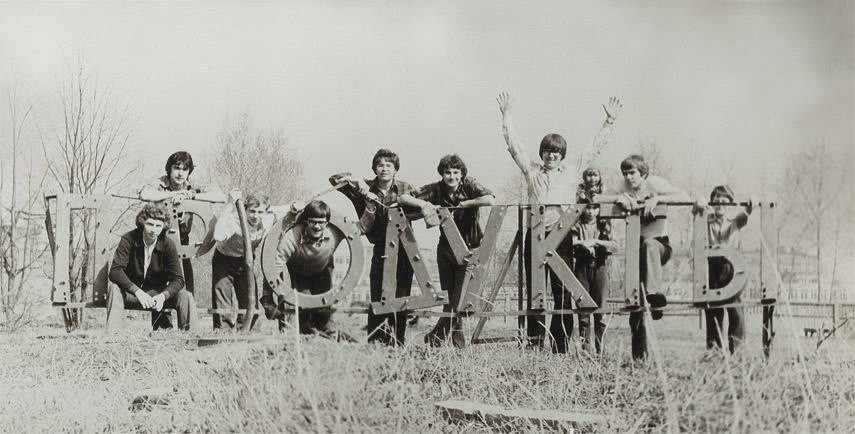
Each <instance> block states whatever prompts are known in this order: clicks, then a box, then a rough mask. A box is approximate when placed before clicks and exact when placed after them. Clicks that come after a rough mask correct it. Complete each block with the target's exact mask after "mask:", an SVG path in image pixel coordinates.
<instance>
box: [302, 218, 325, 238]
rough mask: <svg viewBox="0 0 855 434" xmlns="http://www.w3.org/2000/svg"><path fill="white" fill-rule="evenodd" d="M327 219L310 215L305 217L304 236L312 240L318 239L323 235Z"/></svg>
mask: <svg viewBox="0 0 855 434" xmlns="http://www.w3.org/2000/svg"><path fill="white" fill-rule="evenodd" d="M327 224H329V220H327V219H322V218H317V217H311V218H308V219H306V236H308V237H309V238H311V239H313V240H319V239H321V237H322V236H323V235H324V229H326V227H327Z"/></svg>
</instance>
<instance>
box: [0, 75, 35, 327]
mask: <svg viewBox="0 0 855 434" xmlns="http://www.w3.org/2000/svg"><path fill="white" fill-rule="evenodd" d="M6 97H7V103H8V109H9V123H10V128H9V132H10V137H9V138H8V144H9V147H8V149H7V150H8V151H9V154H10V155H9V156H8V157H7V158H5V159H4V160H5V161H4V163H5V164H4V165H5V166H7V167H5V168H4V167H0V193H2V198H3V199H4V200H2V216H0V220H2V230H0V250H2V256H0V264H1V265H2V274H0V325H2V327H4V328H7V329H16V328H18V327H20V326H22V325H25V324H26V323H28V322H29V321H30V320H31V319H32V315H31V313H32V310H33V308H34V307H35V306H37V302H38V300H37V297H36V296H35V294H33V293H32V292H31V291H28V289H30V276H31V274H32V272H33V271H34V270H35V269H37V268H39V266H40V265H41V262H42V259H43V256H44V254H45V252H46V251H47V243H44V242H42V243H39V242H38V237H39V235H40V234H41V222H40V217H41V216H39V215H36V214H35V213H34V211H33V210H34V207H35V204H36V202H37V201H38V199H39V193H40V191H41V186H42V183H43V181H44V176H43V175H42V176H33V175H34V173H33V172H34V171H33V159H32V152H31V151H30V152H29V155H28V156H29V159H28V161H22V159H23V158H22V157H23V156H24V154H25V149H27V150H30V149H31V147H29V146H26V145H25V144H24V140H25V139H24V134H25V130H27V129H28V124H29V121H30V115H31V114H32V110H33V106H32V104H30V103H29V102H28V101H25V100H24V99H23V97H22V96H21V86H20V84H19V83H17V82H14V83H13V84H12V85H10V86H9V87H7V89H6ZM21 163H24V164H27V165H28V167H24V168H23V169H24V170H22V167H21ZM9 166H10V167H9Z"/></svg>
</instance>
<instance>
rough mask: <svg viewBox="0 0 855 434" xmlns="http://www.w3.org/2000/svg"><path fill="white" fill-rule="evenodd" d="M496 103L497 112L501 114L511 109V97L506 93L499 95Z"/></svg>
mask: <svg viewBox="0 0 855 434" xmlns="http://www.w3.org/2000/svg"><path fill="white" fill-rule="evenodd" d="M496 102H498V103H499V111H500V112H502V114H505V112H507V111H508V110H510V109H511V103H512V101H511V95H510V94H509V93H507V92H502V93H500V94H499V96H498V97H497V98H496Z"/></svg>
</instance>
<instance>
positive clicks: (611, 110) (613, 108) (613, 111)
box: [603, 96, 623, 123]
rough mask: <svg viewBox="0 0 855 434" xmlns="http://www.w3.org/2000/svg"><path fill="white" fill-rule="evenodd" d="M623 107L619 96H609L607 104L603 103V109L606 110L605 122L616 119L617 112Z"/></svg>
mask: <svg viewBox="0 0 855 434" xmlns="http://www.w3.org/2000/svg"><path fill="white" fill-rule="evenodd" d="M622 108H623V104H621V102H620V98H618V97H614V96H613V97H611V98H609V105H608V106H606V105H605V104H603V110H604V111H605V112H606V122H608V123H612V122H614V121H615V119H617V115H618V112H620V109H622Z"/></svg>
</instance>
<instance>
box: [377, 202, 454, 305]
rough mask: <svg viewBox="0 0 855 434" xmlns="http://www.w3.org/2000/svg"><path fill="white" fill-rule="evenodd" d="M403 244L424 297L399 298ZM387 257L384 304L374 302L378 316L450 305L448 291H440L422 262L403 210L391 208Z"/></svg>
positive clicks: (387, 237) (387, 233) (385, 258)
mask: <svg viewBox="0 0 855 434" xmlns="http://www.w3.org/2000/svg"><path fill="white" fill-rule="evenodd" d="M399 245H403V247H404V250H405V251H406V252H407V258H408V259H409V260H410V264H411V265H412V266H413V274H414V275H415V278H416V281H418V283H419V288H420V289H421V291H420V292H421V294H420V295H409V296H404V297H398V296H397V286H398V285H397V284H398V278H397V271H398V249H399V248H400V247H399ZM384 253H385V255H384V258H383V294H382V295H381V297H380V301H378V302H373V303H371V309H372V310H373V311H374V313H375V314H384V313H392V312H401V311H405V310H414V309H422V308H426V307H433V306H442V305H443V304H446V303H447V302H448V291H443V290H441V289H440V288H439V284H438V283H436V282H434V281H433V280H431V278H430V274H429V273H428V271H427V267H425V263H424V261H422V257H421V252H420V251H419V245H418V243H417V242H416V237H415V235H414V234H413V229H412V228H411V227H410V222H409V221H408V220H407V216H406V215H405V214H404V210H403V209H402V208H399V207H397V208H389V224H388V225H387V227H386V250H385V252H384Z"/></svg>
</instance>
